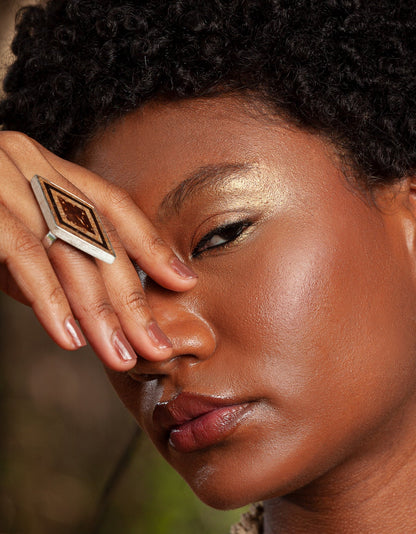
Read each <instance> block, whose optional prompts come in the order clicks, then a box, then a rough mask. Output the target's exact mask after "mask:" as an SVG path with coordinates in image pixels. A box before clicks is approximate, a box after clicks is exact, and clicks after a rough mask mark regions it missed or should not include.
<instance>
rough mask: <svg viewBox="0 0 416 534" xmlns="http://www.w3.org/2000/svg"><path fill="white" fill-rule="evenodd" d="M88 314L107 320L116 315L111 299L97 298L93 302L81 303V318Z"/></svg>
mask: <svg viewBox="0 0 416 534" xmlns="http://www.w3.org/2000/svg"><path fill="white" fill-rule="evenodd" d="M88 315H89V316H93V317H95V318H98V319H101V320H105V319H107V318H108V317H111V316H112V315H114V309H113V306H112V305H111V303H110V301H109V300H107V299H104V300H97V301H95V302H92V303H88V304H84V305H81V314H80V318H83V317H86V316H88Z"/></svg>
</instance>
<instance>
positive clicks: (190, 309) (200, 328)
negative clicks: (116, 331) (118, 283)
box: [134, 288, 216, 374]
mask: <svg viewBox="0 0 416 534" xmlns="http://www.w3.org/2000/svg"><path fill="white" fill-rule="evenodd" d="M188 293H189V292H188ZM146 296H147V299H148V303H149V305H150V308H151V309H152V312H153V315H154V317H155V319H156V321H157V322H158V324H159V326H160V327H161V329H162V330H163V332H164V333H165V334H166V335H167V336H168V337H169V339H170V341H171V342H172V347H173V348H172V353H171V355H170V356H169V358H167V359H164V360H157V361H156V360H150V359H145V358H141V357H139V358H138V361H137V364H136V367H135V368H134V372H137V373H139V374H169V373H170V372H171V371H172V369H173V368H175V367H176V366H178V365H181V364H182V363H180V362H183V363H185V360H186V363H189V364H195V363H197V362H200V361H203V360H206V359H208V358H210V357H211V356H212V354H213V353H214V352H215V349H216V336H215V333H214V331H213V328H212V327H211V325H210V324H209V323H208V321H207V320H205V319H204V317H203V316H202V315H201V313H200V310H197V309H196V301H197V299H195V298H193V297H192V296H190V295H189V294H188V295H187V294H186V293H175V292H173V291H168V290H166V289H163V288H157V289H155V288H153V289H152V290H151V291H150V290H148V291H146Z"/></svg>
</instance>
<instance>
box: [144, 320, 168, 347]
mask: <svg viewBox="0 0 416 534" xmlns="http://www.w3.org/2000/svg"><path fill="white" fill-rule="evenodd" d="M147 333H148V335H149V338H150V339H151V341H152V343H153V345H155V346H156V347H158V348H159V349H170V348H172V343H171V341H170V339H169V338H168V337H167V336H166V335H165V334H164V333H163V332H162V330H161V329H160V327H159V325H158V324H157V323H155V322H153V323H150V324H149V326H148V327H147Z"/></svg>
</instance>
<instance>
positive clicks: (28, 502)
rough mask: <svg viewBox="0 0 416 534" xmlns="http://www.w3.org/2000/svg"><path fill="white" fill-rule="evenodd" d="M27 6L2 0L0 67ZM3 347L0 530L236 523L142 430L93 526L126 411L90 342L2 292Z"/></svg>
mask: <svg viewBox="0 0 416 534" xmlns="http://www.w3.org/2000/svg"><path fill="white" fill-rule="evenodd" d="M24 3H30V2H28V1H26V2H25V1H23V0H21V1H20V2H15V1H13V0H10V1H9V0H0V53H1V58H2V61H1V64H2V68H3V69H4V66H5V65H6V64H7V63H8V62H9V61H10V55H9V53H8V51H7V48H8V45H9V42H10V38H11V36H12V26H13V20H14V14H15V12H16V9H17V6H19V5H23V4H24ZM0 352H1V354H0V397H1V399H0V402H1V404H0V413H1V421H2V425H1V434H0V436H1V437H0V534H55V533H56V534H84V533H85V534H110V533H111V534H114V533H115V532H117V533H121V534H138V533H141V534H147V533H149V534H150V533H152V534H177V533H178V534H188V533H189V534H191V533H192V534H219V533H227V532H228V530H229V526H230V525H231V524H232V523H233V522H235V521H236V520H237V518H238V517H239V515H240V513H241V511H233V512H219V511H215V510H212V509H210V508H208V507H207V506H205V505H203V504H202V503H200V502H199V501H198V499H197V498H196V497H195V496H194V495H193V493H192V492H191V491H190V489H189V488H188V487H187V485H186V484H185V483H184V482H183V481H182V480H181V479H180V477H179V476H178V475H177V474H176V473H175V472H174V471H173V470H172V469H171V468H170V467H169V466H168V465H167V464H166V462H165V461H164V460H162V459H161V458H160V457H159V455H158V454H157V453H156V452H155V451H154V450H153V447H152V445H151V444H150V443H149V442H148V440H147V438H146V437H145V436H143V435H141V436H140V437H139V438H138V439H137V440H135V441H134V443H133V445H132V447H131V457H130V459H129V462H128V464H127V468H126V469H125V470H124V472H123V474H122V476H121V477H120V479H119V481H118V483H117V485H116V486H115V488H114V491H113V492H112V494H111V495H110V497H109V499H108V502H107V503H105V506H104V507H102V508H101V511H100V512H101V513H100V514H99V517H98V519H99V520H97V521H95V524H96V527H95V528H93V527H92V523H93V522H94V516H95V514H96V513H97V507H98V503H99V500H100V495H101V494H102V492H103V489H104V488H105V485H106V482H107V480H108V478H109V476H110V475H111V473H112V472H113V470H114V467H115V465H116V463H117V462H118V460H119V459H120V456H121V455H122V453H123V451H125V449H126V447H127V446H128V444H129V443H130V442H131V440H132V436H133V435H134V434H135V432H136V430H135V429H136V425H135V423H134V421H133V419H132V417H131V416H130V415H129V414H128V413H127V412H126V411H125V410H124V408H123V407H122V405H121V403H120V401H119V400H118V398H117V397H116V395H115V393H114V392H113V390H112V388H111V386H110V384H109V383H108V382H107V379H106V376H105V373H104V371H103V368H102V366H101V364H100V363H99V362H98V360H97V358H96V357H95V356H94V354H93V353H92V352H91V350H90V349H88V348H86V349H82V350H80V351H78V352H76V353H68V352H65V351H63V350H61V349H59V348H58V347H56V346H55V345H54V344H53V343H52V341H51V340H50V339H49V337H48V336H47V335H46V333H45V332H44V331H43V330H42V328H41V327H40V326H39V324H38V323H37V321H36V319H35V318H34V315H33V313H32V311H31V310H30V309H28V308H26V307H25V306H22V305H20V304H18V303H15V302H14V301H12V300H11V299H10V298H8V297H6V296H5V295H2V294H1V293H0Z"/></svg>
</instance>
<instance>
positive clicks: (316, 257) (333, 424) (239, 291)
mask: <svg viewBox="0 0 416 534" xmlns="http://www.w3.org/2000/svg"><path fill="white" fill-rule="evenodd" d="M370 222H371V221H370ZM390 252H391V250H390ZM248 255H249V256H250V257H247V253H246V252H245V253H244V261H242V262H241V264H240V263H238V262H235V270H234V269H233V270H231V271H228V272H229V280H228V282H226V283H225V284H224V288H227V287H228V288H230V289H229V290H228V291H226V292H225V294H223V296H222V298H221V302H224V303H225V305H223V306H221V304H219V303H217V304H216V306H215V308H216V311H217V313H218V311H219V310H220V313H219V314H218V315H217V317H218V320H217V328H218V329H219V330H220V336H219V337H220V338H222V339H224V345H227V347H226V350H224V359H225V360H226V358H227V354H238V355H239V357H240V358H241V359H244V363H245V364H246V368H247V369H250V384H256V387H257V391H256V394H260V395H262V396H264V398H266V399H268V400H269V402H270V404H271V405H273V406H274V407H276V408H277V409H278V411H279V417H281V418H282V419H284V422H283V424H284V425H286V429H287V431H288V432H291V433H297V432H300V433H302V434H303V435H307V434H308V435H309V438H311V433H316V439H318V438H317V436H318V434H319V440H322V437H323V436H325V434H329V433H330V434H331V439H333V440H336V439H338V438H339V439H342V438H344V439H345V435H346V433H348V434H349V436H350V437H351V439H354V436H355V435H357V433H358V432H361V430H362V429H363V428H364V427H366V426H370V425H373V424H376V422H377V421H380V419H381V418H382V417H386V416H387V414H388V413H389V411H390V410H392V409H394V407H395V406H397V405H398V404H399V403H400V402H401V399H402V398H403V397H404V396H405V395H409V394H410V393H411V392H412V391H413V384H414V380H415V375H416V372H415V365H414V361H415V358H414V347H413V345H414V340H413V335H412V332H413V325H411V324H410V322H411V321H410V320H408V319H406V317H412V313H411V309H412V306H413V305H412V303H411V302H410V301H409V298H408V293H409V292H408V291H407V290H406V283H405V281H403V277H402V273H401V272H400V266H399V265H398V264H397V263H394V262H393V261H392V260H391V254H390V253H389V246H388V243H387V242H386V241H385V237H384V234H383V230H382V227H381V226H380V227H379V226H378V225H374V223H371V224H368V225H367V227H366V225H365V224H364V223H363V221H362V220H361V221H358V223H357V226H355V225H354V221H352V220H350V221H347V224H344V225H343V226H338V227H337V226H336V224H333V225H332V227H331V229H330V230H329V229H328V228H322V227H319V225H317V224H311V225H308V226H307V227H306V225H305V226H304V227H303V228H297V229H296V232H290V231H287V232H286V231H284V230H282V228H281V227H280V228H278V229H275V230H272V231H269V232H267V235H266V234H265V235H264V236H261V237H260V238H259V239H258V240H256V243H255V246H253V247H252V248H251V249H250V252H249V253H248ZM259 258H261V261H259ZM247 266H249V269H247ZM235 280H238V281H239V285H238V287H236V285H235ZM233 281H234V282H233ZM229 310H239V311H240V310H242V312H240V313H238V314H230V312H229ZM224 348H225V347H224ZM229 362H230V365H234V362H233V361H232V357H230V358H229ZM224 365H225V366H226V365H227V363H225V364H224ZM249 387H251V386H250V385H249V384H248V383H247V388H249ZM369 399H371V402H369ZM312 441H314V440H312Z"/></svg>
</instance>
